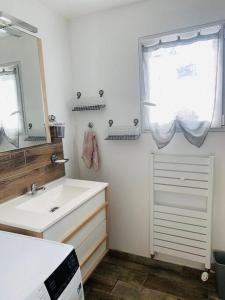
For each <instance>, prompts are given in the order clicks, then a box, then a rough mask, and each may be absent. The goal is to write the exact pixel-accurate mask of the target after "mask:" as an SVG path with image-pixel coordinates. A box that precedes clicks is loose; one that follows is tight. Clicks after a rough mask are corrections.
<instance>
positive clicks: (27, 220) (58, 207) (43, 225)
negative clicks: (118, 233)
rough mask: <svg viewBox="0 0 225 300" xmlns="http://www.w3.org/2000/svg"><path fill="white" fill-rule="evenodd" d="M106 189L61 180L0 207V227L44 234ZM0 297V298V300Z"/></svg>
mask: <svg viewBox="0 0 225 300" xmlns="http://www.w3.org/2000/svg"><path fill="white" fill-rule="evenodd" d="M107 186H108V183H105V182H95V181H87V180H78V179H70V178H65V177H62V178H60V179H57V180H55V181H52V182H50V183H48V184H46V185H45V187H46V190H44V191H43V190H41V191H37V192H36V193H35V194H34V195H32V194H31V192H28V193H26V194H24V195H21V196H19V197H16V198H14V199H12V200H10V201H7V202H5V203H3V204H1V205H0V224H4V225H8V226H13V227H19V228H22V229H25V230H30V231H35V232H44V231H45V230H46V229H47V228H49V227H50V226H52V225H53V224H55V223H56V222H58V221H59V220H61V219H62V218H63V217H65V216H66V215H68V214H70V213H71V212H73V211H74V210H75V209H77V208H78V207H80V206H81V205H83V204H84V203H85V202H86V201H89V200H90V199H91V198H93V197H95V195H97V194H98V193H100V192H101V191H103V190H104V189H105V188H106V187H107ZM0 298H1V297H0Z"/></svg>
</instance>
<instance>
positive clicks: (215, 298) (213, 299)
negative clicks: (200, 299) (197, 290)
mask: <svg viewBox="0 0 225 300" xmlns="http://www.w3.org/2000/svg"><path fill="white" fill-rule="evenodd" d="M208 300H219V297H218V295H217V293H216V292H209V295H208Z"/></svg>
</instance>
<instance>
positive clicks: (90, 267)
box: [81, 241, 107, 283]
mask: <svg viewBox="0 0 225 300" xmlns="http://www.w3.org/2000/svg"><path fill="white" fill-rule="evenodd" d="M106 253H107V245H106V241H103V243H102V244H101V245H100V246H99V247H98V249H96V251H95V252H94V253H93V254H92V255H91V256H90V258H89V259H88V260H87V261H86V262H85V263H84V264H83V266H82V267H81V275H82V280H83V283H85V281H86V280H87V279H88V277H89V276H90V275H91V273H92V272H93V271H94V269H95V268H96V267H97V265H98V264H99V263H100V261H101V260H102V259H103V257H104V256H105V254H106Z"/></svg>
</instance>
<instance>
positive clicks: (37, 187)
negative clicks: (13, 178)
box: [30, 183, 45, 195]
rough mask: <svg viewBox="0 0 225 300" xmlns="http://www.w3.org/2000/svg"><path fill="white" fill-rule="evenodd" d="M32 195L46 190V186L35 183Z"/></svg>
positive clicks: (31, 188) (32, 186)
mask: <svg viewBox="0 0 225 300" xmlns="http://www.w3.org/2000/svg"><path fill="white" fill-rule="evenodd" d="M30 190H31V193H32V195H34V194H36V192H37V191H40V190H43V191H44V190H45V186H38V185H37V184H36V183H33V184H32V185H31V187H30Z"/></svg>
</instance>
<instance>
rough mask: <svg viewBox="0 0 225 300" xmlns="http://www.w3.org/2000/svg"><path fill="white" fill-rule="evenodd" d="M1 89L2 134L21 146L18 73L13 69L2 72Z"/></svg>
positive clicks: (0, 75) (0, 77)
mask: <svg viewBox="0 0 225 300" xmlns="http://www.w3.org/2000/svg"><path fill="white" fill-rule="evenodd" d="M0 91H1V99H0V104H1V108H0V135H1V136H5V137H6V138H7V140H8V141H9V142H10V143H11V144H13V145H14V146H16V147H19V128H20V111H19V107H18V93H17V82H16V74H15V73H14V72H13V71H11V72H2V73H0Z"/></svg>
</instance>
